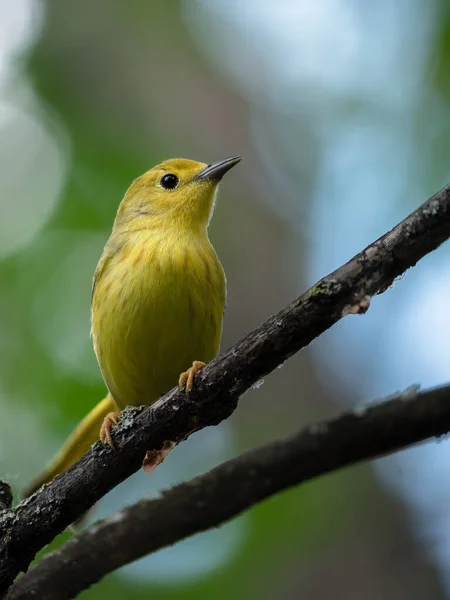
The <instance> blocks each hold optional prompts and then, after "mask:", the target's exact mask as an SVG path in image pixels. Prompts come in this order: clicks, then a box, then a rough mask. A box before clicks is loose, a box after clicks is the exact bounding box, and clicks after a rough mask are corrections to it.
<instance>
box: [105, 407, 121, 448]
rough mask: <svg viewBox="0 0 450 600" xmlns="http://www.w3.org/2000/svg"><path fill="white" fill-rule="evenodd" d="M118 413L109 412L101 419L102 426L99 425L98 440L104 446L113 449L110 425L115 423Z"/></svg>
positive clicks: (117, 420)
mask: <svg viewBox="0 0 450 600" xmlns="http://www.w3.org/2000/svg"><path fill="white" fill-rule="evenodd" d="M119 417H120V413H118V412H110V413H108V414H107V415H106V417H105V418H104V419H103V423H102V426H101V427H100V441H101V443H102V444H103V445H104V446H106V445H108V446H110V447H111V448H112V449H113V450H115V449H116V448H115V446H114V442H113V440H112V437H111V427H112V426H113V425H117V423H118V422H119Z"/></svg>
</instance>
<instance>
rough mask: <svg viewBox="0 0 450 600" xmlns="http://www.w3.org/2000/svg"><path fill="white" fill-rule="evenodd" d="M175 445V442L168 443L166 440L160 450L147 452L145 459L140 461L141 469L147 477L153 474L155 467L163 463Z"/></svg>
mask: <svg viewBox="0 0 450 600" xmlns="http://www.w3.org/2000/svg"><path fill="white" fill-rule="evenodd" d="M176 445H177V444H176V442H170V441H168V440H166V441H165V442H164V444H163V447H162V448H161V450H147V452H146V454H145V458H144V460H143V461H142V468H143V469H144V471H145V472H146V473H147V475H150V474H151V473H153V471H154V470H155V469H156V467H157V466H159V465H160V464H161V463H162V462H163V460H164V459H165V458H166V456H167V455H168V454H169V452H170V451H171V450H173V448H175V446H176Z"/></svg>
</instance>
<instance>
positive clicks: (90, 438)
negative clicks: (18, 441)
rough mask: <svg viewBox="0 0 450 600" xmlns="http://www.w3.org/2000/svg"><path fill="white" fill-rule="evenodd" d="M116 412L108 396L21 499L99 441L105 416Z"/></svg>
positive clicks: (83, 421)
mask: <svg viewBox="0 0 450 600" xmlns="http://www.w3.org/2000/svg"><path fill="white" fill-rule="evenodd" d="M118 410H119V408H118V407H117V404H116V403H115V401H114V399H113V397H112V396H111V395H110V394H108V395H107V396H106V398H104V399H103V400H102V401H101V402H99V403H98V404H97V406H95V407H94V408H93V409H92V410H91V412H90V413H88V414H87V415H86V416H85V417H84V419H83V420H82V421H81V422H80V423H79V424H78V425H77V427H76V428H75V429H74V431H73V432H72V433H71V434H70V436H69V437H68V438H67V440H66V441H65V443H64V445H63V447H62V448H61V450H60V451H59V452H58V454H57V455H56V456H55V458H54V459H53V460H52V461H51V462H50V463H49V464H48V465H47V467H46V468H45V470H44V471H43V472H42V473H41V474H40V475H39V476H38V477H36V479H34V480H33V481H32V482H31V483H30V484H29V485H28V486H27V488H26V489H25V490H24V491H23V497H24V498H27V497H28V496H31V494H33V493H34V492H35V491H36V490H38V489H39V488H40V487H41V486H42V485H44V483H47V482H49V481H51V480H52V479H53V478H54V477H55V476H56V475H58V474H59V473H62V472H63V471H65V470H66V469H68V468H69V467H70V466H71V465H73V463H74V462H76V461H77V460H78V459H79V458H81V457H82V456H83V454H85V453H86V452H87V451H88V450H89V448H90V447H91V446H92V444H93V443H94V442H96V441H97V440H98V439H99V431H100V427H101V425H102V423H103V419H104V418H105V417H106V415H107V414H108V413H109V412H116V411H118Z"/></svg>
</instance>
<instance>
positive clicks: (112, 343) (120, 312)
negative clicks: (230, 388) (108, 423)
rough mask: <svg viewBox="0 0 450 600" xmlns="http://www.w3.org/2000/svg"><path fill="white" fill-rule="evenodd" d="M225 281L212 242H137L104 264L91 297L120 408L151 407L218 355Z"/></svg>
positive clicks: (95, 329) (103, 363)
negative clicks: (193, 367)
mask: <svg viewBox="0 0 450 600" xmlns="http://www.w3.org/2000/svg"><path fill="white" fill-rule="evenodd" d="M224 304H225V277H224V273H223V269H222V266H221V264H220V262H219V260H218V258H217V256H216V253H215V251H214V249H213V248H212V246H211V244H210V243H209V240H207V239H206V240H201V241H196V240H194V241H192V240H179V241H178V242H177V243H170V241H169V240H167V239H160V240H139V241H138V242H137V243H135V244H133V245H127V246H123V247H122V248H121V249H120V251H118V252H116V253H115V254H114V255H113V256H111V257H109V258H107V259H106V263H105V265H104V267H103V269H102V272H101V273H100V275H99V277H98V281H97V282H96V284H95V288H94V292H93V302H92V333H93V338H94V347H95V350H96V353H97V357H98V361H99V364H100V368H101V371H102V374H103V377H104V379H105V382H106V384H107V386H108V388H109V390H110V392H111V393H112V394H113V396H114V397H115V399H116V402H118V404H119V405H122V406H123V405H127V404H148V403H151V402H153V401H154V400H156V399H157V398H158V397H159V396H160V395H161V394H162V393H164V392H165V391H167V390H169V389H170V388H171V387H173V386H174V385H175V384H176V382H177V379H178V376H179V374H180V373H181V372H182V371H184V370H186V369H187V368H188V367H189V366H190V365H191V363H192V361H194V360H201V361H203V362H208V361H209V360H211V359H212V358H213V357H214V356H216V354H217V352H218V350H219V345H220V338H221V332H222V315H223V310H224Z"/></svg>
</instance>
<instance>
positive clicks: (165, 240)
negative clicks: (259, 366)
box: [25, 156, 241, 495]
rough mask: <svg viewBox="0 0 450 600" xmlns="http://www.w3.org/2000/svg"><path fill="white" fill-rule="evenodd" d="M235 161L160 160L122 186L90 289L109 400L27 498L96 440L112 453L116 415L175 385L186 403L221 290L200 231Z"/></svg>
mask: <svg viewBox="0 0 450 600" xmlns="http://www.w3.org/2000/svg"><path fill="white" fill-rule="evenodd" d="M240 160H241V157H240V156H233V157H231V158H227V159H225V160H221V161H217V162H215V163H212V164H210V165H207V164H205V163H200V162H195V161H192V160H187V159H172V160H167V161H165V162H163V163H161V164H160V165H157V166H156V167H153V169H150V171H147V173H145V174H144V175H141V177H138V178H137V179H136V180H135V181H134V182H133V183H132V184H131V186H130V188H129V189H128V191H127V192H126V194H125V197H124V198H123V200H122V202H121V203H120V206H119V209H118V211H117V216H116V219H115V221H114V226H113V230H112V233H111V236H110V238H109V240H108V241H107V243H106V246H105V248H104V250H103V254H102V256H101V258H100V261H99V263H98V266H97V269H96V271H95V275H94V283H93V289H92V338H93V342H94V349H95V353H96V356H97V360H98V363H99V366H100V370H101V373H102V376H103V379H104V381H105V384H106V386H107V388H108V392H109V393H108V395H107V396H106V398H105V399H104V400H102V401H101V402H100V403H99V404H98V405H97V406H96V407H95V408H94V409H93V410H92V411H91V412H90V413H89V414H88V415H87V416H86V417H85V418H84V419H83V420H82V421H81V423H80V424H79V425H78V426H77V428H76V429H75V431H74V432H73V433H72V435H71V436H70V437H69V438H68V439H67V441H66V443H65V444H64V446H63V447H62V449H61V450H60V452H59V453H58V454H57V456H56V457H55V458H54V460H53V461H52V462H51V463H50V464H49V465H48V467H47V468H46V470H45V471H44V472H43V473H42V475H41V476H39V477H38V478H37V479H36V480H35V481H33V482H32V484H31V485H30V486H29V488H28V489H27V490H26V492H25V494H26V495H29V494H31V493H32V492H33V491H35V490H36V489H38V488H39V487H40V486H41V485H42V484H44V483H46V482H48V481H50V480H51V479H53V477H55V475H57V474H58V473H61V472H63V471H64V470H66V469H67V468H68V467H69V466H70V465H72V464H73V463H74V462H75V461H77V460H78V459H79V458H80V457H81V456H82V455H83V454H85V452H87V450H89V448H90V446H91V445H92V444H93V443H94V442H95V441H96V440H98V438H99V431H100V438H101V440H102V442H103V443H108V444H109V445H111V446H113V442H112V439H111V432H110V429H111V426H112V425H113V424H115V423H117V422H118V417H119V411H120V410H121V409H123V408H124V407H125V406H127V405H133V406H139V405H142V404H152V403H153V402H155V400H157V399H158V397H159V396H161V394H164V393H165V392H167V391H168V390H169V389H170V388H172V387H173V386H174V385H176V383H177V382H178V384H179V385H180V387H181V386H182V385H183V384H184V383H186V391H187V393H189V391H190V389H191V388H192V384H193V379H194V377H195V374H196V373H197V371H198V369H199V368H201V367H202V366H203V365H204V364H205V363H206V362H208V361H210V360H212V359H213V358H214V357H215V356H217V353H218V351H219V345H220V339H221V335H222V317H223V311H224V306H225V298H226V281H225V274H224V271H223V268H222V265H221V264H220V262H219V259H218V258H217V254H216V252H215V250H214V248H213V246H212V245H211V242H210V240H209V237H208V231H207V230H208V224H209V221H210V218H211V215H212V212H213V209H214V203H215V198H216V193H217V187H218V183H219V182H220V180H221V179H222V177H223V175H224V174H225V173H226V172H227V171H228V170H229V169H231V168H232V167H233V166H234V165H236V164H237V163H238V162H239V161H240ZM191 365H192V366H191ZM186 369H187V370H186ZM180 374H181V375H180Z"/></svg>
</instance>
